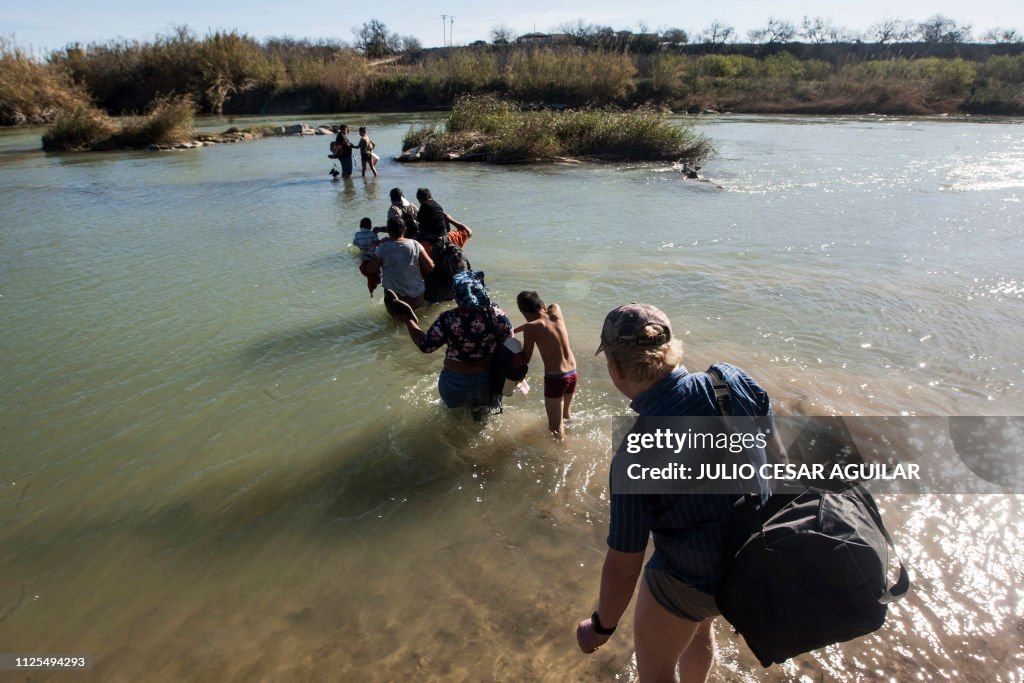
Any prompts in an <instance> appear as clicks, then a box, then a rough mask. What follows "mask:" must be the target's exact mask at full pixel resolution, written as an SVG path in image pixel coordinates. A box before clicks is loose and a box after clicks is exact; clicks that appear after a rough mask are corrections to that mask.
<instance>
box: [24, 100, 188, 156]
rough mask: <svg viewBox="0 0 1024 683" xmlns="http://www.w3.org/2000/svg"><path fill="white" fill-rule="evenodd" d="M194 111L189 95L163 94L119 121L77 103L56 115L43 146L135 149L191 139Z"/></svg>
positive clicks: (82, 148)
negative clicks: (138, 113)
mask: <svg viewBox="0 0 1024 683" xmlns="http://www.w3.org/2000/svg"><path fill="white" fill-rule="evenodd" d="M194 112H195V105H194V104H193V103H192V100H191V98H188V97H179V98H163V99H160V100H158V101H157V103H156V105H154V107H153V109H152V111H150V113H149V114H147V115H146V116H135V117H131V118H128V119H125V120H123V121H122V122H121V124H120V125H118V124H117V123H115V122H114V121H113V120H112V119H111V118H110V117H108V116H107V115H106V114H104V113H103V112H101V111H100V110H98V109H96V108H95V107H80V108H78V109H74V110H71V111H69V112H67V113H65V114H62V115H61V116H60V117H59V118H58V119H57V121H56V122H55V123H54V125H53V126H52V127H51V128H50V129H49V130H48V131H47V132H46V133H45V134H44V135H43V149H46V150H84V149H114V148H136V149H138V148H145V147H148V146H149V145H168V144H172V143H176V142H186V141H188V140H191V139H192V134H193V128H192V126H193V116H194Z"/></svg>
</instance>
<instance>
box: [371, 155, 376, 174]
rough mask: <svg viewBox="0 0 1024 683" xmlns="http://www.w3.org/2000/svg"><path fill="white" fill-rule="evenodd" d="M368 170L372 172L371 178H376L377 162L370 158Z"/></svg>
mask: <svg viewBox="0 0 1024 683" xmlns="http://www.w3.org/2000/svg"><path fill="white" fill-rule="evenodd" d="M370 170H371V171H373V177H374V178H376V177H377V160H376V159H374V158H373V157H370Z"/></svg>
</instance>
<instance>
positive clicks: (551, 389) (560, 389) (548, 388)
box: [544, 370, 577, 398]
mask: <svg viewBox="0 0 1024 683" xmlns="http://www.w3.org/2000/svg"><path fill="white" fill-rule="evenodd" d="M576 378H577V375H576V371H575V370H570V371H569V372H550V373H548V372H545V373H544V398H562V397H563V396H569V395H572V394H573V393H574V392H575V391H576Z"/></svg>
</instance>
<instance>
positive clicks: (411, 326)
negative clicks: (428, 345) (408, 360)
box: [399, 317, 426, 348]
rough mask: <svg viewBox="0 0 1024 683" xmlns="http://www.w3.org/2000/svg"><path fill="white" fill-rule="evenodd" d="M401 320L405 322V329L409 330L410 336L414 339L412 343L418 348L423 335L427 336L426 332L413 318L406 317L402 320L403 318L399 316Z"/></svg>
mask: <svg viewBox="0 0 1024 683" xmlns="http://www.w3.org/2000/svg"><path fill="white" fill-rule="evenodd" d="M399 320H400V321H401V322H404V323H405V329H407V330H408V331H409V338H410V339H412V343H413V344H415V345H416V346H417V348H418V347H419V345H420V342H422V341H423V337H425V336H426V332H424V331H423V330H422V329H421V328H420V326H419V325H418V324H417V323H416V321H415V320H413V319H412V318H405V319H404V320H402V318H401V317H399Z"/></svg>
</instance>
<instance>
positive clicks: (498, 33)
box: [491, 24, 516, 45]
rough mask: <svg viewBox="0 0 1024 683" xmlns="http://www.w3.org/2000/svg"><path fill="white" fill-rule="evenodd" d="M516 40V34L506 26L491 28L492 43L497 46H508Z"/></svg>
mask: <svg viewBox="0 0 1024 683" xmlns="http://www.w3.org/2000/svg"><path fill="white" fill-rule="evenodd" d="M515 39H516V34H515V32H514V31H513V30H512V29H511V28H509V27H508V26H507V25H506V24H498V25H497V26H492V27H491V42H492V43H494V44H495V45H508V44H509V43H511V42H512V41H513V40H515Z"/></svg>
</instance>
